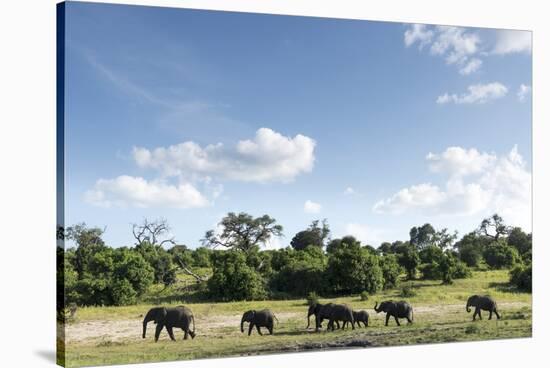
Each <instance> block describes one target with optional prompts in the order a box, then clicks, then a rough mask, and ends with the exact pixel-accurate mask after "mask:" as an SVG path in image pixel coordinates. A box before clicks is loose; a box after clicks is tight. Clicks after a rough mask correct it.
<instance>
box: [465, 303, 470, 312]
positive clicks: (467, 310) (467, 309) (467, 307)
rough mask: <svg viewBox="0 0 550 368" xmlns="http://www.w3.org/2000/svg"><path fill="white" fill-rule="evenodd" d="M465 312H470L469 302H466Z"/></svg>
mask: <svg viewBox="0 0 550 368" xmlns="http://www.w3.org/2000/svg"><path fill="white" fill-rule="evenodd" d="M466 312H468V313H470V304H466Z"/></svg>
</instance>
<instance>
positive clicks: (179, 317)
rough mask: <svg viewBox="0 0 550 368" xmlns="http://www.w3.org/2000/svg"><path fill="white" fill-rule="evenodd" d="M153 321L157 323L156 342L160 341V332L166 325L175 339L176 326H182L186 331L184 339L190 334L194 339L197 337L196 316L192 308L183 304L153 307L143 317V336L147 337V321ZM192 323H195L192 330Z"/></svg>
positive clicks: (171, 337) (169, 333) (171, 336)
mask: <svg viewBox="0 0 550 368" xmlns="http://www.w3.org/2000/svg"><path fill="white" fill-rule="evenodd" d="M151 321H154V323H155V324H156V325H157V328H156V330H155V342H157V341H158V339H159V335H160V332H161V331H162V329H163V328H164V327H166V330H167V331H168V335H169V336H170V339H172V340H173V341H175V340H176V339H175V338H174V332H173V328H174V327H176V328H181V329H182V330H183V331H184V332H185V335H184V337H183V339H184V340H187V337H188V335H191V338H192V339H194V338H195V317H194V316H193V312H191V309H189V308H187V307H184V306H183V305H180V306H177V307H175V308H166V307H155V308H151V309H150V310H149V312H147V314H146V315H145V318H144V319H143V338H145V333H146V331H147V323H149V322H151ZM191 323H193V330H191Z"/></svg>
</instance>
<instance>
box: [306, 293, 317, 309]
mask: <svg viewBox="0 0 550 368" xmlns="http://www.w3.org/2000/svg"><path fill="white" fill-rule="evenodd" d="M306 301H307V305H308V306H312V305H314V304H318V303H319V295H317V293H316V292H314V291H312V292H310V293H309V294H307V298H306Z"/></svg>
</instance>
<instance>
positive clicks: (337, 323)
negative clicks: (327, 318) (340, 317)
mask: <svg viewBox="0 0 550 368" xmlns="http://www.w3.org/2000/svg"><path fill="white" fill-rule="evenodd" d="M336 328H337V329H340V322H338V321H336ZM332 329H333V330H334V323H333V325H332Z"/></svg>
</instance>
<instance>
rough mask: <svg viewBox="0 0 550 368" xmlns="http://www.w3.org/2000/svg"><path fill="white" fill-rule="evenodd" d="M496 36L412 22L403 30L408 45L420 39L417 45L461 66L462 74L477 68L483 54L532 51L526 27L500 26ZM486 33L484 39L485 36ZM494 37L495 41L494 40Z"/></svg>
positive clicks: (467, 73)
mask: <svg viewBox="0 0 550 368" xmlns="http://www.w3.org/2000/svg"><path fill="white" fill-rule="evenodd" d="M494 32H496V33H495V34H496V37H494V38H493V37H485V36H487V35H488V34H489V33H490V32H489V31H486V30H472V29H465V28H461V27H450V26H430V25H424V24H411V25H409V26H408V28H407V30H406V31H405V33H404V42H405V46H406V47H410V46H412V45H415V44H417V43H418V49H419V50H422V49H424V48H425V47H426V48H429V50H430V53H431V54H432V55H434V56H439V57H441V58H443V59H444V60H445V62H446V63H447V65H453V66H455V67H457V68H458V72H459V73H460V74H462V75H470V74H472V73H474V72H476V71H478V70H479V69H480V68H481V66H482V64H483V61H482V60H481V58H482V57H487V56H490V55H504V54H510V53H531V33H530V32H527V31H510V30H497V31H494ZM480 35H483V36H484V38H486V39H485V40H482V38H481V36H480ZM493 39H494V41H493Z"/></svg>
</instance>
